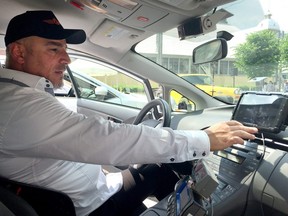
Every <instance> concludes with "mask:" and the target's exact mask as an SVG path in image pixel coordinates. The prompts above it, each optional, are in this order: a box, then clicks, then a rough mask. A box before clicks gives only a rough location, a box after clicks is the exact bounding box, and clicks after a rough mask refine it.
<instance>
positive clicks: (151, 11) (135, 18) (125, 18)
mask: <svg viewBox="0 0 288 216" xmlns="http://www.w3.org/2000/svg"><path fill="white" fill-rule="evenodd" d="M72 2H75V3H78V4H80V5H84V6H86V7H88V8H90V9H92V10H94V11H96V12H99V13H102V14H104V15H106V16H107V17H108V18H110V19H112V20H115V21H118V22H120V23H123V24H124V25H127V26H134V27H136V28H146V27H147V26H149V25H151V24H153V23H155V22H157V21H158V20H160V19H162V18H163V17H165V16H167V15H168V12H167V11H164V10H161V9H159V8H155V7H149V6H148V5H144V4H142V3H140V1H136V0H135V1H133V0H72Z"/></svg>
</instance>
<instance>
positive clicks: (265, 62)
mask: <svg viewBox="0 0 288 216" xmlns="http://www.w3.org/2000/svg"><path fill="white" fill-rule="evenodd" d="M235 57H236V61H235V66H236V68H237V69H238V70H240V71H243V72H244V73H246V75H247V76H248V77H249V78H254V77H265V76H267V77H270V76H272V74H274V73H275V72H277V69H278V64H279V61H280V49H279V38H278V37H277V34H276V33H275V32H273V31H271V30H263V31H259V32H254V33H251V34H250V35H248V36H247V38H246V42H245V43H242V44H240V45H238V46H237V47H236V48H235Z"/></svg>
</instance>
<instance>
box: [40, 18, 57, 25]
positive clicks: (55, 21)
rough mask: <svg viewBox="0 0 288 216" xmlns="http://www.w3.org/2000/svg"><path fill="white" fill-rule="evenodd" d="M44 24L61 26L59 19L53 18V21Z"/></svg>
mask: <svg viewBox="0 0 288 216" xmlns="http://www.w3.org/2000/svg"><path fill="white" fill-rule="evenodd" d="M43 22H46V23H48V24H52V25H53V24H55V25H61V24H60V22H59V21H58V20H57V19H55V18H53V19H49V20H43Z"/></svg>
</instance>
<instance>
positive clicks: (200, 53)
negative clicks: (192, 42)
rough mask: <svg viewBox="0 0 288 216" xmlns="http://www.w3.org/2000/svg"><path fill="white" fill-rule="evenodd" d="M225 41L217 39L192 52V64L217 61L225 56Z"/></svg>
mask: <svg viewBox="0 0 288 216" xmlns="http://www.w3.org/2000/svg"><path fill="white" fill-rule="evenodd" d="M227 50H228V49H227V41H226V40H224V39H222V38H218V39H215V40H212V41H209V42H207V43H204V44H202V45H200V46H198V47H196V48H195V49H194V50H193V64H203V63H207V62H212V61H217V60H220V59H223V58H225V57H226V56H227V52H228V51H227Z"/></svg>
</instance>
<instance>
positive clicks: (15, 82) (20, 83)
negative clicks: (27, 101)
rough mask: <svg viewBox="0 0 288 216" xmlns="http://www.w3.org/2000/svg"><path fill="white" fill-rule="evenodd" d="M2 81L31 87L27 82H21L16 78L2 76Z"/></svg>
mask: <svg viewBox="0 0 288 216" xmlns="http://www.w3.org/2000/svg"><path fill="white" fill-rule="evenodd" d="M0 82H5V83H12V84H15V85H18V86H21V87H29V86H28V85H26V84H25V83H22V82H19V81H17V80H14V79H7V78H0Z"/></svg>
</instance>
